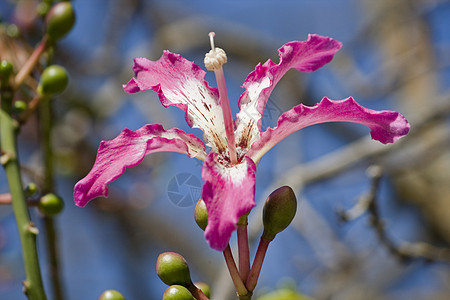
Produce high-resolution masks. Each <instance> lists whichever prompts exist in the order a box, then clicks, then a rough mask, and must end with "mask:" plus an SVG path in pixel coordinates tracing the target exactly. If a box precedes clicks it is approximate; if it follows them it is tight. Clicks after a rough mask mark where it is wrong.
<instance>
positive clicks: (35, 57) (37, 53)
mask: <svg viewBox="0 0 450 300" xmlns="http://www.w3.org/2000/svg"><path fill="white" fill-rule="evenodd" d="M47 46H48V37H47V35H44V37H43V38H42V40H41V42H40V43H39V45H38V46H37V47H36V48H35V49H34V51H33V53H31V56H30V57H29V58H28V60H27V61H26V62H25V64H24V65H23V66H22V68H21V69H20V70H19V73H17V75H16V77H15V79H14V89H17V88H18V87H19V86H20V85H21V84H22V82H23V81H24V80H25V78H26V77H27V76H28V75H29V74H30V73H31V71H32V70H33V68H34V67H35V66H36V64H37V63H38V61H39V58H40V57H41V55H42V54H43V53H44V51H45V49H46V48H47Z"/></svg>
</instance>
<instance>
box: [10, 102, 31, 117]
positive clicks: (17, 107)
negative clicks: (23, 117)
mask: <svg viewBox="0 0 450 300" xmlns="http://www.w3.org/2000/svg"><path fill="white" fill-rule="evenodd" d="M27 108H28V104H27V103H26V102H25V101H22V100H16V101H14V103H13V111H14V113H15V114H21V113H23V112H24V111H26V110H27Z"/></svg>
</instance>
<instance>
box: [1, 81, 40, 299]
mask: <svg viewBox="0 0 450 300" xmlns="http://www.w3.org/2000/svg"><path fill="white" fill-rule="evenodd" d="M0 98H1V99H0V100H1V109H0V145H1V149H2V160H1V161H2V164H3V167H4V169H5V173H6V177H7V179H8V183H9V189H10V193H11V198H12V207H13V211H14V216H15V219H16V224H17V228H18V231H19V236H20V241H21V244H22V252H23V261H24V265H25V274H26V279H25V281H24V282H23V285H24V292H25V294H26V295H27V296H28V298H29V299H30V300H45V299H47V297H46V295H45V291H44V286H43V284H42V278H41V273H40V267H39V259H38V254H37V249H36V235H37V233H38V230H37V228H36V227H35V226H34V225H33V223H32V222H31V220H30V216H29V212H28V208H27V203H26V200H25V196H24V193H23V186H22V178H21V174H20V166H19V160H18V157H17V155H18V154H17V146H16V143H17V140H16V123H15V121H14V120H13V119H12V118H11V106H12V98H13V93H12V90H11V88H10V87H9V86H3V85H2V87H1V91H0Z"/></svg>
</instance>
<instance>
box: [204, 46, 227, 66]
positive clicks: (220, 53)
mask: <svg viewBox="0 0 450 300" xmlns="http://www.w3.org/2000/svg"><path fill="white" fill-rule="evenodd" d="M226 62H227V55H226V54H225V51H224V50H223V49H220V48H215V49H214V50H211V51H209V52H208V53H206V55H205V67H206V69H207V70H208V71H214V70H217V69H220V68H221V67H222V65H223V64H224V63H226Z"/></svg>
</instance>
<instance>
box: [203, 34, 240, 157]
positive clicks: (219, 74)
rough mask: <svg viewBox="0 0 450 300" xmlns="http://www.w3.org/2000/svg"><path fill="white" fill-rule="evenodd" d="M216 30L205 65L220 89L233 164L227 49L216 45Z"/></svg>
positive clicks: (233, 146) (234, 145)
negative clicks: (226, 68) (226, 81)
mask: <svg viewBox="0 0 450 300" xmlns="http://www.w3.org/2000/svg"><path fill="white" fill-rule="evenodd" d="M214 35H215V33H214V32H210V33H209V37H210V41H211V51H209V53H207V54H206V56H205V66H206V69H208V70H209V71H214V74H215V76H216V81H217V88H218V89H219V101H220V105H221V107H222V113H223V120H224V123H225V132H226V136H227V143H228V151H229V154H230V160H231V163H232V164H236V163H237V154H236V144H235V140H234V125H233V117H232V116H231V108H230V101H229V100H228V93H227V87H226V85H225V76H224V74H223V68H222V65H223V64H224V63H226V62H227V56H226V54H225V51H223V50H222V49H220V48H216V47H215V46H214Z"/></svg>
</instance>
